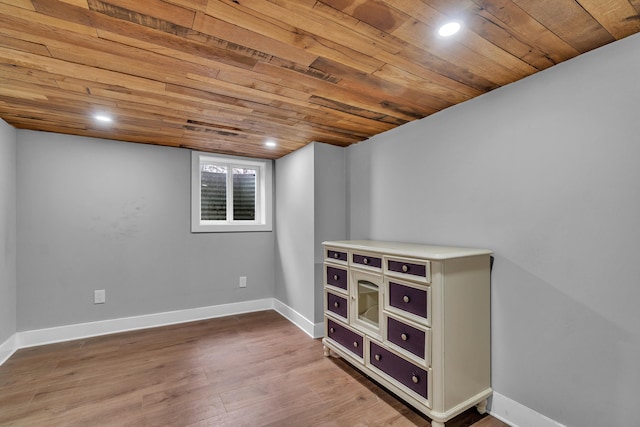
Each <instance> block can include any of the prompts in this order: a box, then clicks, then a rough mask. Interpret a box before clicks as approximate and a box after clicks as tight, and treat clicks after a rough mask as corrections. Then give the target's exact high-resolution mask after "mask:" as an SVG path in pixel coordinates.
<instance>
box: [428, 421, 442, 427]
mask: <svg viewBox="0 0 640 427" xmlns="http://www.w3.org/2000/svg"><path fill="white" fill-rule="evenodd" d="M431 427H444V423H443V422H442V421H436V420H431Z"/></svg>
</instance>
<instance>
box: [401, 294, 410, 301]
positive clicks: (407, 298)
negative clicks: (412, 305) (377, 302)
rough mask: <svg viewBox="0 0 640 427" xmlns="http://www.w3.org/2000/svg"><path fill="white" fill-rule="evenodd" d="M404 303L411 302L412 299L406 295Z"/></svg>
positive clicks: (403, 298)
mask: <svg viewBox="0 0 640 427" xmlns="http://www.w3.org/2000/svg"><path fill="white" fill-rule="evenodd" d="M402 301H404V302H409V301H411V298H409V296H408V295H405V296H403V297H402Z"/></svg>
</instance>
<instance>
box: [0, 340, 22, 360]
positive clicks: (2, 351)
mask: <svg viewBox="0 0 640 427" xmlns="http://www.w3.org/2000/svg"><path fill="white" fill-rule="evenodd" d="M17 349H18V337H17V334H13V335H11V336H10V337H9V339H7V340H6V341H5V342H3V343H2V344H0V366H2V364H3V363H4V362H6V361H7V359H9V358H10V357H11V356H12V355H13V353H15V352H16V350H17Z"/></svg>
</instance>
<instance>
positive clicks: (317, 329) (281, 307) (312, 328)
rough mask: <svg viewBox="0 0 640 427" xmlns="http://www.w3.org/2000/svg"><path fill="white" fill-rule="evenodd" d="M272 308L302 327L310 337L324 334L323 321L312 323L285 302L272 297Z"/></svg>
mask: <svg viewBox="0 0 640 427" xmlns="http://www.w3.org/2000/svg"><path fill="white" fill-rule="evenodd" d="M273 301H274V306H273V308H274V310H276V311H277V312H278V313H280V314H282V315H283V316H284V317H286V318H287V319H288V320H289V321H290V322H291V323H293V324H294V325H296V326H297V327H298V328H300V329H302V330H303V331H304V332H305V333H306V334H307V335H309V336H310V337H311V338H320V337H322V336H323V335H324V324H323V323H312V322H311V321H309V320H308V319H307V318H306V317H304V316H303V315H302V314H300V313H298V312H297V311H295V310H294V309H293V308H291V307H289V306H288V305H286V304H283V303H282V302H280V301H278V300H277V299H274V300H273Z"/></svg>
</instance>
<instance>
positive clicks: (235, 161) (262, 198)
mask: <svg viewBox="0 0 640 427" xmlns="http://www.w3.org/2000/svg"><path fill="white" fill-rule="evenodd" d="M202 160H205V161H209V162H213V163H219V164H226V165H228V166H229V168H232V167H233V166H240V167H245V166H251V167H255V168H257V169H258V171H259V172H258V173H259V175H260V176H259V177H258V181H259V182H258V198H257V200H256V205H257V206H256V210H257V218H256V220H254V221H233V219H232V218H233V216H232V215H227V218H228V219H227V220H226V221H202V220H201V219H200V217H201V215H200V210H201V200H200V197H201V183H200V163H201V161H202ZM230 171H231V169H230ZM231 175H232V174H231V173H230V174H229V176H231ZM227 197H228V198H229V199H231V200H232V197H233V196H232V194H229V193H228V194H227ZM272 199H273V161H271V160H266V159H252V158H249V157H237V156H228V155H224V154H213V153H204V152H200V151H192V152H191V232H193V233H224V232H241V231H272V230H273V226H272V214H273V200H272ZM229 205H232V203H227V209H229Z"/></svg>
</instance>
